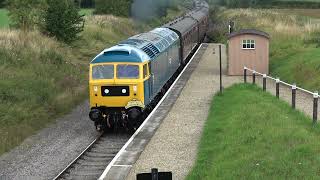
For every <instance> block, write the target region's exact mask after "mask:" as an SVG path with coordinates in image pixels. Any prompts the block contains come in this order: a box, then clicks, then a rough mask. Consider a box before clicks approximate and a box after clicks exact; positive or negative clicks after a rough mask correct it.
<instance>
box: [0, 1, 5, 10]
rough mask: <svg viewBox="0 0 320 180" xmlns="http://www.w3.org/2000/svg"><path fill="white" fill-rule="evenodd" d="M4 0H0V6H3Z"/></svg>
mask: <svg viewBox="0 0 320 180" xmlns="http://www.w3.org/2000/svg"><path fill="white" fill-rule="evenodd" d="M5 2H6V0H0V8H3V7H4V6H5Z"/></svg>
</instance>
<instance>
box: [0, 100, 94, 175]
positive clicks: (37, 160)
mask: <svg viewBox="0 0 320 180" xmlns="http://www.w3.org/2000/svg"><path fill="white" fill-rule="evenodd" d="M88 107H89V104H88V102H84V103H83V104H81V105H79V106H78V107H77V108H75V109H74V110H73V111H72V112H71V113H70V114H69V115H67V116H65V117H63V118H61V119H58V120H57V121H56V123H54V124H52V125H50V126H49V127H48V128H45V129H43V130H41V131H40V132H39V133H38V134H36V135H34V136H32V137H30V138H28V139H26V140H25V141H24V142H23V143H22V144H21V145H20V146H18V147H17V148H15V149H13V150H12V151H11V152H9V153H6V154H4V155H3V156H1V157H0V179H10V180H11V179H23V180H25V179H32V180H34V179H36V180H37V179H52V178H54V177H55V175H57V174H58V173H59V171H60V170H62V169H63V168H64V167H65V166H67V164H69V162H70V161H72V160H73V159H74V158H75V157H76V156H77V155H78V154H79V153H80V152H81V151H82V150H83V149H84V148H85V147H86V146H87V145H88V144H89V143H90V142H91V141H93V140H94V139H95V137H97V135H98V133H97V132H96V131H95V128H94V126H93V123H92V122H91V121H90V120H89V119H88V110H89V108H88Z"/></svg>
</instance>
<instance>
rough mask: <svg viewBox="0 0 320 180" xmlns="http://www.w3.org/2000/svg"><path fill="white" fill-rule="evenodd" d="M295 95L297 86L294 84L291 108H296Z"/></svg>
mask: <svg viewBox="0 0 320 180" xmlns="http://www.w3.org/2000/svg"><path fill="white" fill-rule="evenodd" d="M296 93H297V86H296V84H293V85H292V108H293V109H295V108H296Z"/></svg>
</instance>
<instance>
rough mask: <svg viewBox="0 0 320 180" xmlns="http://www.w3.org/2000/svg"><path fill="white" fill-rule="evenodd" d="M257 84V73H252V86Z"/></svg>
mask: <svg viewBox="0 0 320 180" xmlns="http://www.w3.org/2000/svg"><path fill="white" fill-rule="evenodd" d="M255 83H256V71H253V72H252V84H255Z"/></svg>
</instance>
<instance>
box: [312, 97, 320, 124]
mask: <svg viewBox="0 0 320 180" xmlns="http://www.w3.org/2000/svg"><path fill="white" fill-rule="evenodd" d="M318 99H319V94H318V92H315V93H314V94H313V124H316V123H317V120H318Z"/></svg>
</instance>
